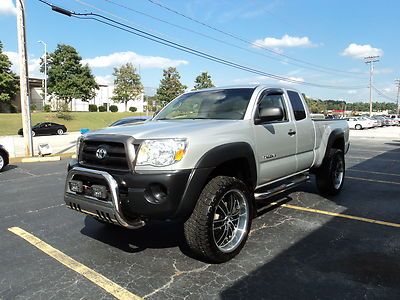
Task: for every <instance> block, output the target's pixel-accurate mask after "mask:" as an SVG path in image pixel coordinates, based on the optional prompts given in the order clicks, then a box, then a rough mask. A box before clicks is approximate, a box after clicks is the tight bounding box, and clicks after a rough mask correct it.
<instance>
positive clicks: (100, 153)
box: [96, 147, 107, 159]
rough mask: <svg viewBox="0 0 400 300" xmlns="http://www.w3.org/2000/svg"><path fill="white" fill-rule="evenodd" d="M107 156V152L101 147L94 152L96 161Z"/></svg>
mask: <svg viewBox="0 0 400 300" xmlns="http://www.w3.org/2000/svg"><path fill="white" fill-rule="evenodd" d="M106 155H107V150H106V149H105V148H103V147H100V148H98V149H97V150H96V157H97V158H98V159H103V158H104V157H106Z"/></svg>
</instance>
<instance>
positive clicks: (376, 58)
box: [364, 55, 379, 117]
mask: <svg viewBox="0 0 400 300" xmlns="http://www.w3.org/2000/svg"><path fill="white" fill-rule="evenodd" d="M378 61H379V56H378V55H375V56H367V57H364V62H365V63H366V64H369V116H370V117H371V116H372V75H373V72H374V63H376V62H378Z"/></svg>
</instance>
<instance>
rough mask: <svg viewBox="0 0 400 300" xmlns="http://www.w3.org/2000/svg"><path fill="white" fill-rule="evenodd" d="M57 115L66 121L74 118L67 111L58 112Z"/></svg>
mask: <svg viewBox="0 0 400 300" xmlns="http://www.w3.org/2000/svg"><path fill="white" fill-rule="evenodd" d="M56 117H57V118H59V119H63V120H65V121H71V120H72V119H73V117H72V115H71V114H70V113H69V112H67V111H59V112H57V114H56Z"/></svg>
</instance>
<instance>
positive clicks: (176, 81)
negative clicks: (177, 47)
mask: <svg viewBox="0 0 400 300" xmlns="http://www.w3.org/2000/svg"><path fill="white" fill-rule="evenodd" d="M180 79H181V76H180V75H179V72H178V71H177V70H176V68H173V67H169V68H168V69H165V70H164V73H163V78H162V79H161V81H160V85H159V87H158V89H157V92H156V96H157V101H158V102H159V104H160V105H161V106H164V105H165V104H167V103H169V102H171V100H173V99H174V98H176V97H177V96H179V95H180V94H182V93H183V92H184V91H185V89H186V88H187V86H186V85H183V84H182V83H181V82H180Z"/></svg>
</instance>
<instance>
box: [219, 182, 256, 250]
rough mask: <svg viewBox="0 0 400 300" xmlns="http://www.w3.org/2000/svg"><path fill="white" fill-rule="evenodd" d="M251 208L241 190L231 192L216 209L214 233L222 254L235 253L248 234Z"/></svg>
mask: <svg viewBox="0 0 400 300" xmlns="http://www.w3.org/2000/svg"><path fill="white" fill-rule="evenodd" d="M248 220H249V207H248V204H247V200H246V196H245V195H244V194H243V192H242V191H240V190H236V189H234V190H230V191H228V192H226V193H225V194H224V195H223V196H222V198H221V199H220V201H219V203H218V205H217V206H216V208H215V212H214V218H213V224H212V232H213V238H214V243H215V245H216V246H217V247H218V249H219V250H220V251H222V252H232V251H234V250H235V249H236V248H237V247H238V246H239V245H240V244H241V242H242V240H243V238H244V237H245V236H246V234H247V223H248Z"/></svg>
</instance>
